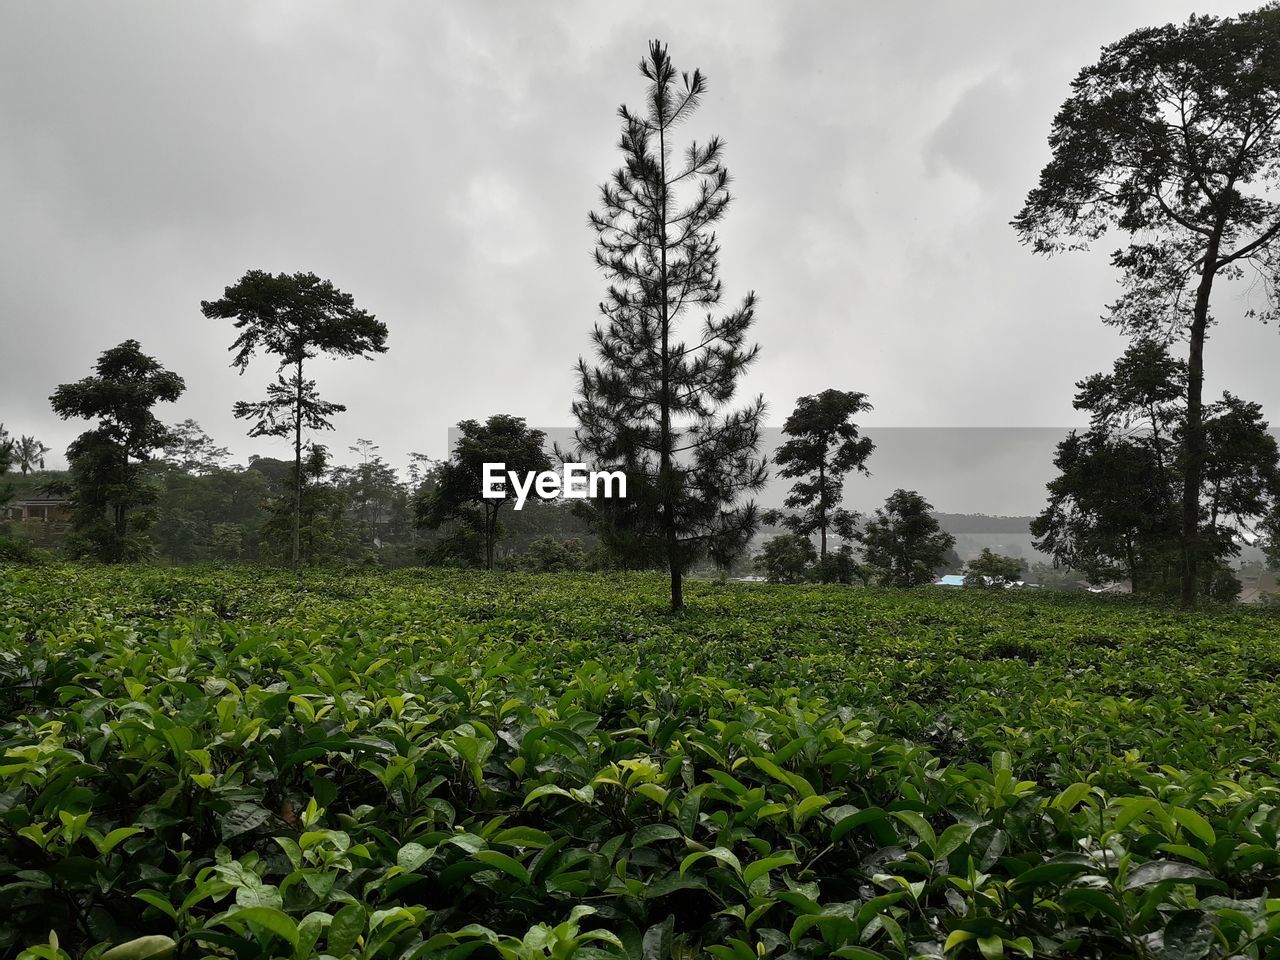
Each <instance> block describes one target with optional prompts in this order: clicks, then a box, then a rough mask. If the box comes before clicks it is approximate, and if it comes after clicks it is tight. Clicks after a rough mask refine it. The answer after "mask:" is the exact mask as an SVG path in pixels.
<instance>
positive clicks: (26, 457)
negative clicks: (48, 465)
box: [13, 434, 49, 476]
mask: <svg viewBox="0 0 1280 960" xmlns="http://www.w3.org/2000/svg"><path fill="white" fill-rule="evenodd" d="M48 452H49V448H48V447H47V446H45V445H44V444H43V443H41V442H40V441H39V440H37V439H36V438H35V437H31V436H26V435H25V434H24V435H23V436H21V437H19V438H18V439H17V440H15V441H13V459H14V460H16V461H17V463H18V469H19V470H21V471H22V475H23V476H26V475H27V474H28V473H30V472H31V471H32V470H43V469H44V455H45V454H46V453H48Z"/></svg>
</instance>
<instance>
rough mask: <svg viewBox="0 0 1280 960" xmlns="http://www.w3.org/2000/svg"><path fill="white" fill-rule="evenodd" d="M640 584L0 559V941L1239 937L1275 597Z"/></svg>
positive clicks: (564, 949)
mask: <svg viewBox="0 0 1280 960" xmlns="http://www.w3.org/2000/svg"><path fill="white" fill-rule="evenodd" d="M662 586H663V583H662V581H661V579H660V578H650V577H647V576H626V577H606V576H599V577H590V576H580V575H574V576H565V577H556V576H544V577H522V576H517V575H483V574H462V573H458V574H451V573H440V572H430V573H424V572H406V573H402V574H396V575H383V576H378V575H372V574H371V575H368V576H364V575H354V576H341V577H339V576H326V575H320V574H313V575H309V576H308V579H307V584H306V589H305V592H301V593H299V592H298V591H297V589H296V584H295V581H294V580H292V579H291V578H290V577H288V576H287V575H284V574H261V573H257V572H252V571H239V572H223V573H192V572H181V571H156V570H143V569H133V570H129V569H123V570H89V569H82V568H75V567H52V568H37V569H31V570H8V571H5V570H0V723H2V724H3V726H0V748H2V755H0V954H3V955H13V954H16V953H18V951H19V950H21V949H22V948H24V947H25V948H27V953H26V956H28V957H32V958H34V957H50V958H53V957H63V956H70V957H77V958H78V957H82V956H84V957H90V958H93V957H98V956H101V955H103V954H104V953H106V952H107V951H108V948H111V947H113V946H117V945H120V944H125V943H128V942H129V941H134V940H135V939H136V938H141V937H146V938H147V939H143V940H138V941H137V942H132V943H129V944H128V946H126V947H123V948H119V947H117V948H116V949H114V950H112V951H111V952H110V953H109V954H108V956H109V958H110V960H117V958H119V957H123V958H130V957H145V956H152V955H157V956H158V955H163V954H164V953H165V952H167V951H169V950H171V949H172V943H171V940H170V939H169V938H172V939H173V940H176V941H178V944H177V955H179V956H183V957H203V956H227V957H232V956H234V957H244V958H255V957H296V958H299V960H301V958H307V957H313V956H323V955H328V956H332V957H335V958H345V957H360V958H375V957H378V958H405V960H408V958H418V957H435V956H441V957H457V958H461V957H464V956H468V955H471V956H475V957H477V958H479V957H494V956H500V957H509V958H547V957H552V958H567V957H578V958H590V957H605V956H608V957H627V958H634V960H648V958H653V960H665V958H667V957H695V956H711V957H715V958H718V960H730V958H733V960H738V958H740V960H752V958H765V957H767V958H782V957H788V958H791V957H825V956H838V957H846V958H861V960H867V958H878V957H914V956H926V957H946V958H952V957H959V958H964V957H999V956H1009V957H1017V956H1024V955H1025V956H1035V957H1072V958H1086V957H1087V958H1111V957H1149V958H1152V960H1156V958H1165V960H1194V958H1201V957H1250V958H1263V957H1276V956H1280V789H1278V788H1280V700H1278V699H1277V692H1278V690H1280V619H1277V618H1276V615H1275V614H1268V613H1266V612H1260V611H1244V610H1224V611H1218V612H1210V613H1202V614H1196V615H1187V614H1182V613H1179V612H1176V611H1173V610H1167V609H1163V608H1157V607H1144V606H1141V605H1138V604H1136V603H1133V602H1129V601H1127V600H1126V599H1125V598H1116V599H1113V600H1102V599H1099V598H1078V597H1068V596H1055V595H1048V594H1038V595H1037V594H1013V593H1009V592H990V593H989V592H985V591H957V592H949V593H943V592H939V591H934V590H924V591H918V592H912V593H907V592H889V591H876V590H860V589H849V588H840V587H831V588H817V587H769V586H764V585H755V584H750V585H745V584H717V583H711V582H703V583H694V584H692V585H691V586H690V590H689V594H690V595H689V601H690V605H691V608H692V609H691V610H690V611H689V612H688V613H687V614H686V615H683V616H680V617H677V618H672V617H670V616H668V615H666V614H664V613H663V612H662V608H663V594H662ZM51 930H52V931H54V932H55V936H54V937H52V938H51V936H50V931H51Z"/></svg>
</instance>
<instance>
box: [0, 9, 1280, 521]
mask: <svg viewBox="0 0 1280 960" xmlns="http://www.w3.org/2000/svg"><path fill="white" fill-rule="evenodd" d="M1193 9H1194V10H1195V11H1197V12H1206V13H1209V12H1212V13H1223V14H1229V13H1236V12H1239V10H1240V9H1241V8H1240V7H1239V6H1237V4H1234V3H1232V4H1221V3H1215V2H1210V0H1197V3H1196V5H1195V6H1194V7H1191V6H1189V5H1188V4H1187V2H1186V0H1175V2H1131V0H1128V2H1125V3H1115V2H1111V0H1097V2H1073V3H1070V4H1064V3H1049V2H1037V3H1028V2H1026V0H1017V2H1013V0H1011V2H972V3H964V4H959V3H952V2H944V0H936V2H917V3H911V4H884V3H876V4H872V3H851V2H848V3H837V2H827V3H813V2H786V3H782V2H772V3H745V2H741V0H735V2H725V3H705V2H697V3H691V2H681V3H643V4H642V3H628V4H622V3H601V2H595V3H586V2H583V3H568V2H546V3H529V2H501V3H500V2H484V3H474V2H467V3H464V2H460V0H459V2H451V3H408V2H404V3H391V2H385V3H358V4H357V3H355V2H347V3H330V2H319V0H295V2H270V0H265V2H262V0H260V2H254V3H227V2H220V3H216V4H215V3H197V2H190V0H186V2H183V3H159V2H152V3H142V2H133V3H110V2H94V3H90V2H87V0H85V2H77V3H64V2H51V0H39V2H36V0H31V2H16V0H0V352H2V356H3V361H2V370H0V373H2V381H0V421H3V422H4V423H6V425H7V426H8V427H9V429H10V430H11V431H13V432H25V433H34V434H36V435H37V436H39V437H40V438H42V439H44V440H45V441H46V442H47V443H49V444H51V445H52V446H54V447H55V448H56V449H57V450H58V451H59V453H60V452H61V450H62V449H63V448H65V446H66V444H67V443H68V442H69V441H70V440H71V439H72V437H74V435H75V434H76V433H77V432H79V431H80V430H81V429H83V428H84V426H83V424H81V423H62V422H59V421H57V420H56V419H55V418H54V417H53V415H52V414H51V413H50V411H49V407H48V396H49V394H50V393H51V392H52V390H53V389H54V387H55V386H56V385H57V384H59V383H61V382H64V381H69V380H74V379H78V378H80V377H82V376H84V375H86V374H87V373H88V371H89V368H90V365H91V364H92V362H93V360H94V359H95V358H96V356H97V355H98V354H99V353H100V352H101V351H102V350H103V349H105V348H107V347H109V346H112V345H114V344H116V343H119V342H120V341H121V340H124V339H126V338H129V337H133V338H136V339H138V340H140V341H141V343H142V345H143V347H144V349H145V350H146V351H147V352H149V353H151V354H153V355H155V356H156V357H158V358H159V359H160V360H161V361H162V362H163V363H164V364H165V365H166V366H168V367H169V368H170V369H173V370H175V371H177V372H178V373H180V374H181V375H182V376H183V377H185V378H186V382H187V393H186V395H185V396H184V397H183V398H182V399H181V401H180V402H179V403H177V404H174V405H173V406H172V407H171V408H166V409H165V410H164V411H163V412H162V416H163V417H164V418H165V419H168V420H170V421H176V420H179V419H182V418H185V417H193V418H195V419H197V420H198V421H200V423H201V424H202V425H203V426H204V427H205V429H206V430H207V431H208V432H209V433H211V434H212V435H213V436H214V438H215V439H216V440H218V441H219V442H220V443H222V444H224V445H226V446H229V447H231V448H232V450H233V451H234V453H235V454H236V456H237V458H238V459H240V460H241V461H243V460H245V459H246V458H247V457H248V455H249V454H251V453H258V454H262V455H277V456H283V455H285V453H286V451H285V446H286V445H285V443H284V442H283V441H272V440H255V441H250V440H248V439H247V438H245V437H244V427H245V425H244V423H242V422H239V421H236V420H234V419H233V418H232V416H231V405H232V403H233V402H234V401H235V400H237V399H241V398H249V399H252V398H257V397H258V396H259V395H261V394H262V393H263V388H264V386H265V384H266V383H267V382H268V380H269V379H271V365H270V363H269V362H268V361H266V360H263V361H261V362H259V363H258V364H256V365H255V366H254V367H252V368H251V369H250V371H249V373H248V374H246V375H245V376H243V377H239V376H237V375H236V373H235V371H233V370H232V369H230V368H229V367H228V365H227V364H228V361H229V359H230V356H229V354H228V353H227V347H228V346H229V344H230V342H231V340H232V337H233V331H232V329H231V327H230V324H229V323H226V322H218V321H210V320H206V319H204V318H203V317H202V316H201V314H200V309H199V304H200V301H201V300H202V299H214V298H216V297H218V296H219V295H221V292H222V290H223V288H224V287H225V286H226V285H228V284H230V283H233V282H234V281H235V280H236V279H237V278H238V277H239V276H240V275H241V274H242V273H243V272H244V271H245V270H246V269H248V268H262V269H267V270H271V271H295V270H309V271H314V272H315V273H318V274H320V275H321V276H324V277H328V278H330V279H332V280H333V281H334V283H335V284H337V285H338V286H339V287H341V288H343V289H344V290H346V291H348V292H350V293H351V294H353V295H354V297H355V299H356V302H357V304H359V305H360V306H363V307H364V308H366V309H368V310H370V311H371V312H373V313H376V314H377V315H378V317H379V318H381V319H382V320H384V321H385V322H386V323H387V325H388V327H389V328H390V340H389V348H390V349H389V352H388V353H387V354H386V355H384V356H381V357H379V358H378V359H376V360H375V361H372V362H366V361H359V360H342V361H332V362H323V363H316V364H315V365H314V366H313V370H314V371H315V375H316V376H317V379H318V380H319V384H320V389H321V392H322V393H323V394H324V395H325V396H326V397H327V398H330V399H334V400H337V401H341V402H344V403H346V404H347V405H348V407H349V410H348V412H347V413H346V414H344V415H342V416H340V417H339V418H338V421H337V426H338V429H337V431H336V432H335V433H334V434H332V435H330V436H328V437H325V438H323V439H324V441H325V442H328V443H330V444H331V446H332V447H333V448H334V449H335V450H336V451H339V452H341V451H344V450H345V448H346V447H347V445H349V444H351V443H354V441H355V440H356V438H357V437H367V438H370V439H372V440H374V441H375V442H376V443H378V444H379V445H380V446H381V448H382V452H383V454H384V455H385V456H386V457H387V458H388V459H389V460H391V461H392V462H393V463H401V464H402V463H403V462H404V461H405V460H406V457H407V453H408V451H410V450H416V451H421V452H424V453H427V454H430V455H434V456H441V455H443V454H444V453H445V452H446V445H447V432H446V431H447V428H448V427H449V426H450V425H451V424H453V423H456V422H457V421H458V420H460V419H463V418H468V417H475V418H483V417H485V416H487V415H489V414H492V413H496V412H507V413H513V414H518V415H521V416H524V417H526V418H527V419H528V420H529V422H530V423H532V424H535V425H538V426H546V427H554V426H565V425H568V424H570V422H571V420H570V414H569V405H570V403H571V401H572V398H573V390H574V376H573V366H574V363H575V361H576V359H577V357H578V355H579V354H580V353H583V352H584V351H586V350H587V349H588V340H587V335H588V332H589V330H590V328H591V325H592V323H593V322H594V320H595V318H596V305H597V303H598V301H599V299H600V297H601V293H602V291H603V280H602V279H601V277H600V276H599V275H598V274H597V273H596V272H595V269H594V267H593V265H592V262H591V259H590V253H591V245H592V237H591V234H590V231H589V230H588V229H587V227H586V215H587V212H588V210H590V209H591V208H592V207H593V205H594V203H595V200H596V191H597V188H598V184H599V183H600V182H601V181H602V180H603V179H604V178H605V177H607V175H608V174H609V173H610V171H611V170H612V169H613V168H614V167H615V166H616V165H617V163H618V154H617V151H616V148H615V144H616V140H617V136H618V122H617V119H616V115H615V111H616V108H617V106H618V104H619V103H622V102H628V103H632V104H638V103H639V101H640V99H641V96H642V93H643V80H642V78H641V77H640V76H639V74H638V72H637V69H636V63H637V61H638V60H639V58H640V57H641V55H642V54H643V53H644V51H645V47H646V44H647V42H648V41H649V39H650V38H653V37H659V38H661V39H663V40H665V41H667V42H668V43H669V44H670V50H671V54H672V57H673V59H674V61H675V64H676V66H677V68H680V69H688V70H692V69H693V68H694V67H699V68H701V69H702V70H703V71H704V73H706V74H707V75H708V76H709V78H710V84H711V86H710V92H709V94H708V96H707V97H706V99H705V101H704V106H703V108H702V110H701V112H700V114H699V119H698V122H697V124H696V125H694V126H693V127H691V128H690V129H689V135H691V136H692V135H701V134H704V133H707V132H715V133H718V134H720V135H721V136H723V137H724V139H725V140H726V142H727V155H726V159H727V165H728V167H729V169H730V171H731V173H732V174H733V176H734V179H735V184H734V191H735V197H736V199H735V201H734V203H733V205H732V206H731V208H730V211H729V213H728V216H727V217H726V219H725V220H724V222H723V223H722V224H721V227H720V235H721V238H722V241H723V252H722V265H723V268H724V280H725V292H726V295H727V297H728V299H730V300H732V301H736V300H737V298H739V297H740V296H741V295H742V294H743V293H745V292H746V291H747V290H748V289H754V290H756V292H757V293H758V295H759V299H760V306H759V312H758V316H759V321H758V324H757V331H756V332H757V339H758V340H759V342H760V344H761V348H762V352H761V357H760V360H759V363H758V364H757V366H756V367H755V368H754V369H753V371H752V373H751V374H750V376H749V377H748V378H747V380H746V382H745V384H744V390H745V392H746V393H748V394H755V393H763V394H764V396H765V398H766V399H767V400H768V402H769V404H770V423H771V424H773V425H775V426H776V425H780V424H781V422H782V420H783V418H784V417H785V416H786V414H787V413H788V412H789V410H790V408H791V406H792V404H793V403H794V401H795V399H796V397H797V396H799V395H801V394H805V393H813V392H816V391H819V390H822V389H824V388H827V387H837V388H841V389H856V390H862V391H865V392H866V393H868V394H870V396H871V399H872V401H873V402H874V404H875V407H876V409H875V412H874V413H873V414H870V415H868V417H867V418H866V421H865V422H866V425H867V426H869V427H881V428H883V427H890V426H930V427H938V426H942V427H973V426H981V427H993V426H996V427H998V426H1022V427H1027V426H1039V427H1044V426H1064V425H1068V424H1071V423H1074V422H1076V420H1077V418H1076V415H1075V413H1074V411H1073V410H1072V409H1071V398H1072V394H1073V384H1074V382H1075V381H1076V380H1078V379H1080V378H1082V377H1084V376H1086V375H1088V374H1090V373H1093V372H1096V371H1099V370H1102V369H1104V368H1106V367H1109V366H1110V363H1111V361H1112V360H1113V359H1114V358H1115V356H1116V355H1118V353H1119V352H1120V350H1121V349H1122V347H1123V342H1122V341H1121V339H1120V338H1119V336H1118V335H1117V334H1116V333H1115V332H1113V331H1111V330H1109V329H1108V328H1106V327H1105V326H1104V325H1103V324H1102V323H1101V322H1100V321H1099V320H1098V317H1099V315H1100V314H1101V312H1102V310H1103V307H1104V304H1105V303H1106V302H1107V301H1108V300H1109V299H1111V298H1112V297H1113V296H1114V294H1115V291H1116V287H1115V278H1114V275H1113V273H1112V272H1111V270H1110V268H1109V267H1108V266H1107V264H1106V259H1105V253H1106V252H1107V251H1108V250H1109V249H1110V246H1109V245H1108V244H1105V243H1104V248H1103V251H1102V253H1101V254H1099V255H1096V256H1095V255H1067V256H1063V257H1059V258H1056V259H1054V260H1043V259H1040V258H1037V257H1035V256H1033V255H1032V254H1031V253H1030V252H1029V251H1028V250H1027V249H1026V248H1023V247H1020V246H1019V244H1018V243H1017V240H1016V238H1015V236H1014V233H1013V231H1012V229H1011V228H1010V227H1009V226H1008V221H1009V220H1010V219H1011V218H1012V217H1013V216H1014V214H1016V213H1017V211H1018V209H1019V207H1020V206H1021V202H1022V199H1023V197H1024V196H1025V193H1026V191H1027V189H1028V188H1029V187H1031V186H1032V185H1033V184H1034V182H1035V179H1036V176H1037V174H1038V171H1039V169H1040V167H1041V166H1042V165H1043V163H1044V162H1045V160H1046V159H1047V158H1048V148H1047V146H1046V143H1045V138H1046V136H1047V134H1048V132H1049V125H1050V121H1051V120H1052V117H1053V114H1054V113H1055V111H1056V109H1057V107H1058V106H1059V105H1060V103H1061V102H1062V100H1063V99H1064V98H1065V97H1066V95H1067V93H1068V84H1069V82H1070V80H1071V78H1072V76H1073V75H1074V74H1075V73H1076V71H1077V70H1078V69H1079V68H1080V67H1081V66H1083V65H1085V64H1086V63H1089V62H1091V61H1092V60H1094V59H1095V58H1096V54H1097V51H1098V48H1099V47H1100V46H1101V45H1103V44H1105V43H1107V42H1110V41H1113V40H1115V39H1118V38H1119V37H1121V36H1122V35H1124V34H1125V33H1126V32H1128V31H1129V30H1131V29H1134V28H1135V27H1139V26H1144V25H1151V24H1158V23H1164V22H1168V21H1170V20H1177V21H1181V20H1184V19H1185V18H1186V16H1187V14H1189V13H1190V12H1191V11H1192V10H1193ZM1241 310H1242V305H1241V304H1240V303H1238V302H1235V300H1234V294H1233V295H1232V297H1231V298H1227V299H1221V300H1220V301H1219V302H1218V304H1217V305H1216V312H1217V315H1218V316H1219V317H1220V319H1221V320H1222V321H1223V322H1222V324H1221V326H1220V327H1219V328H1218V329H1217V330H1215V331H1214V333H1213V337H1212V340H1211V341H1210V343H1209V345H1208V347H1207V352H1206V364H1207V368H1208V386H1209V388H1210V390H1215V391H1216V390H1221V389H1222V388H1223V387H1224V386H1227V385H1230V386H1231V387H1232V389H1233V390H1234V391H1235V392H1237V393H1239V394H1240V395H1242V396H1244V397H1246V398H1248V399H1252V400H1257V401H1259V402H1261V403H1262V404H1263V405H1264V408H1265V409H1266V411H1267V413H1268V415H1269V416H1270V417H1271V419H1272V420H1273V421H1274V420H1277V419H1280V377H1277V376H1276V373H1275V372H1276V367H1277V363H1276V361H1277V359H1278V358H1280V342H1277V337H1276V331H1275V330H1274V329H1273V328H1266V327H1263V326H1262V325H1261V324H1258V323H1255V322H1253V321H1239V318H1238V314H1239V313H1240V312H1241ZM1237 321H1239V322H1237ZM62 462H63V461H62V458H61V457H60V456H58V457H57V458H56V459H54V460H53V461H51V466H52V465H60V464H61V463H62ZM872 468H873V470H874V469H875V463H874V461H873V463H872ZM1047 469H1048V465H1047V464H1046V463H1044V462H1038V463H1028V465H1027V476H1028V484H1027V486H1026V494H1027V495H1026V496H1025V497H1022V498H1018V503H1017V504H1016V505H1014V504H1013V503H1012V501H1010V502H1009V503H1006V504H1004V506H1005V507H1006V511H1005V512H1015V511H1016V510H1019V509H1022V508H1023V501H1024V500H1025V502H1026V504H1029V505H1031V506H1034V505H1036V504H1038V503H1039V502H1041V501H1042V499H1043V494H1042V489H1043V488H1042V484H1043V479H1044V476H1045V474H1046V471H1047ZM930 479H931V480H933V482H934V485H935V487H936V486H937V485H939V483H940V482H941V481H940V480H939V479H936V478H930ZM920 485H921V488H922V489H924V490H925V492H926V494H928V493H929V492H930V491H929V490H928V489H927V488H928V483H927V482H926V481H924V480H921V483H920ZM932 499H934V501H935V502H936V503H937V504H938V506H939V507H940V508H942V509H987V510H988V511H990V512H996V511H997V510H998V509H1000V508H1001V504H995V503H973V502H968V503H959V502H954V501H955V500H956V498H955V497H949V496H948V495H947V494H946V492H945V491H934V493H933V496H932Z"/></svg>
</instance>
